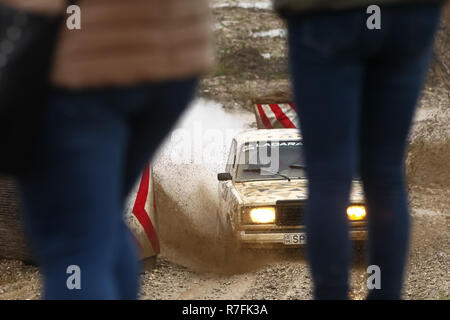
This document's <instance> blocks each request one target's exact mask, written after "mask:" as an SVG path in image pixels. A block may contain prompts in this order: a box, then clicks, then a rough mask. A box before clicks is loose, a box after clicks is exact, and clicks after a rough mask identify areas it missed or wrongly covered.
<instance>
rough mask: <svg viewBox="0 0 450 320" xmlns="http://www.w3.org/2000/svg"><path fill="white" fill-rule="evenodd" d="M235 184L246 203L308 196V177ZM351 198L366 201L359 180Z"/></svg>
mask: <svg viewBox="0 0 450 320" xmlns="http://www.w3.org/2000/svg"><path fill="white" fill-rule="evenodd" d="M234 186H235V188H236V191H237V192H238V193H239V195H240V197H241V200H242V203H243V204H244V205H254V204H258V205H260V204H265V205H274V204H275V203H276V202H277V201H278V200H305V199H307V197H308V190H307V186H308V180H306V179H291V181H287V180H269V181H251V182H237V183H235V185H234ZM350 198H351V201H352V202H363V201H364V196H363V191H362V186H361V183H360V182H359V181H354V182H353V186H352V192H351V197H350Z"/></svg>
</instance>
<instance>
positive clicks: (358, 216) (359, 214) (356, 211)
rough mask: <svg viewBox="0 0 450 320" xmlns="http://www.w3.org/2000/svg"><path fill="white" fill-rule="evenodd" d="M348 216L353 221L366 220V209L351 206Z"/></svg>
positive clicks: (348, 209)
mask: <svg viewBox="0 0 450 320" xmlns="http://www.w3.org/2000/svg"><path fill="white" fill-rule="evenodd" d="M347 216H348V219H349V220H352V221H358V220H364V218H365V217H366V208H365V207H364V206H350V207H348V208H347Z"/></svg>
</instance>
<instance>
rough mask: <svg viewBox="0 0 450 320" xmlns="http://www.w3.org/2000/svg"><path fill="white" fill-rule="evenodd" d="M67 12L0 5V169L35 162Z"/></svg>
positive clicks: (19, 171)
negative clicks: (49, 12) (55, 13)
mask: <svg viewBox="0 0 450 320" xmlns="http://www.w3.org/2000/svg"><path fill="white" fill-rule="evenodd" d="M62 20H63V14H62V13H61V15H58V16H46V15H40V14H35V13H29V12H24V11H21V10H17V9H13V8H11V7H8V6H5V5H0V173H2V174H8V175H16V176H20V175H23V174H26V173H28V172H30V171H31V170H32V168H33V167H34V165H35V155H36V153H37V151H38V150H37V149H38V146H37V141H38V138H39V135H40V133H41V125H42V116H43V110H44V104H45V100H46V98H47V95H48V92H49V88H50V86H49V73H50V67H51V62H52V59H53V53H54V51H55V46H56V43H57V38H58V34H59V30H60V27H61V24H62Z"/></svg>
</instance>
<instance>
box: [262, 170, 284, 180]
mask: <svg viewBox="0 0 450 320" xmlns="http://www.w3.org/2000/svg"><path fill="white" fill-rule="evenodd" d="M262 170H264V171H267V172H269V173H270V174H273V175H274V176H280V177H282V178H285V179H287V181H291V178H289V176H287V175H285V174H281V173H279V172H274V171H270V170H267V169H265V168H261V171H262Z"/></svg>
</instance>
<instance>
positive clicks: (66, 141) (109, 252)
mask: <svg viewBox="0 0 450 320" xmlns="http://www.w3.org/2000/svg"><path fill="white" fill-rule="evenodd" d="M196 84H197V79H188V80H182V81H181V80H180V81H173V82H165V83H154V84H146V85H140V86H136V87H129V88H116V89H112V88H111V89H92V90H83V91H67V90H62V89H58V90H55V92H54V93H53V94H52V95H51V97H50V99H49V103H48V107H47V110H46V114H45V119H44V127H45V129H44V132H43V137H42V141H41V145H40V154H39V159H38V170H36V171H35V172H34V173H33V174H32V175H30V176H28V177H24V178H22V179H21V181H20V182H21V191H22V195H23V204H24V217H25V226H26V231H27V235H28V239H29V243H30V245H31V247H32V249H34V251H33V252H34V254H35V258H36V260H37V263H38V265H39V267H40V269H41V272H42V274H43V278H44V293H45V298H46V299H135V298H136V297H137V290H138V275H139V265H138V256H137V249H136V246H135V243H134V240H133V239H132V236H131V234H130V232H129V231H128V228H127V227H126V225H125V223H124V220H123V210H124V200H125V197H126V195H127V194H128V193H129V192H130V189H131V188H132V186H133V185H134V183H135V182H136V180H137V178H138V177H139V175H140V173H141V171H142V169H143V168H144V166H145V164H146V163H147V162H148V161H149V160H150V158H151V156H152V155H153V153H154V152H155V150H156V149H157V147H158V145H159V144H160V142H161V141H162V140H163V138H164V137H165V136H166V134H167V133H168V132H169V130H170V129H171V127H172V125H173V124H174V122H175V121H176V120H177V119H178V117H179V115H180V114H181V113H182V112H183V111H184V110H185V108H186V106H187V105H188V103H189V102H190V100H191V99H192V98H193V96H194V92H195V88H196ZM70 265H77V266H79V268H80V270H81V278H80V279H81V289H80V290H78V289H72V290H69V289H68V287H67V285H66V282H67V279H68V277H69V276H70V275H71V273H69V274H68V273H66V271H67V268H68V266H70Z"/></svg>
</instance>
